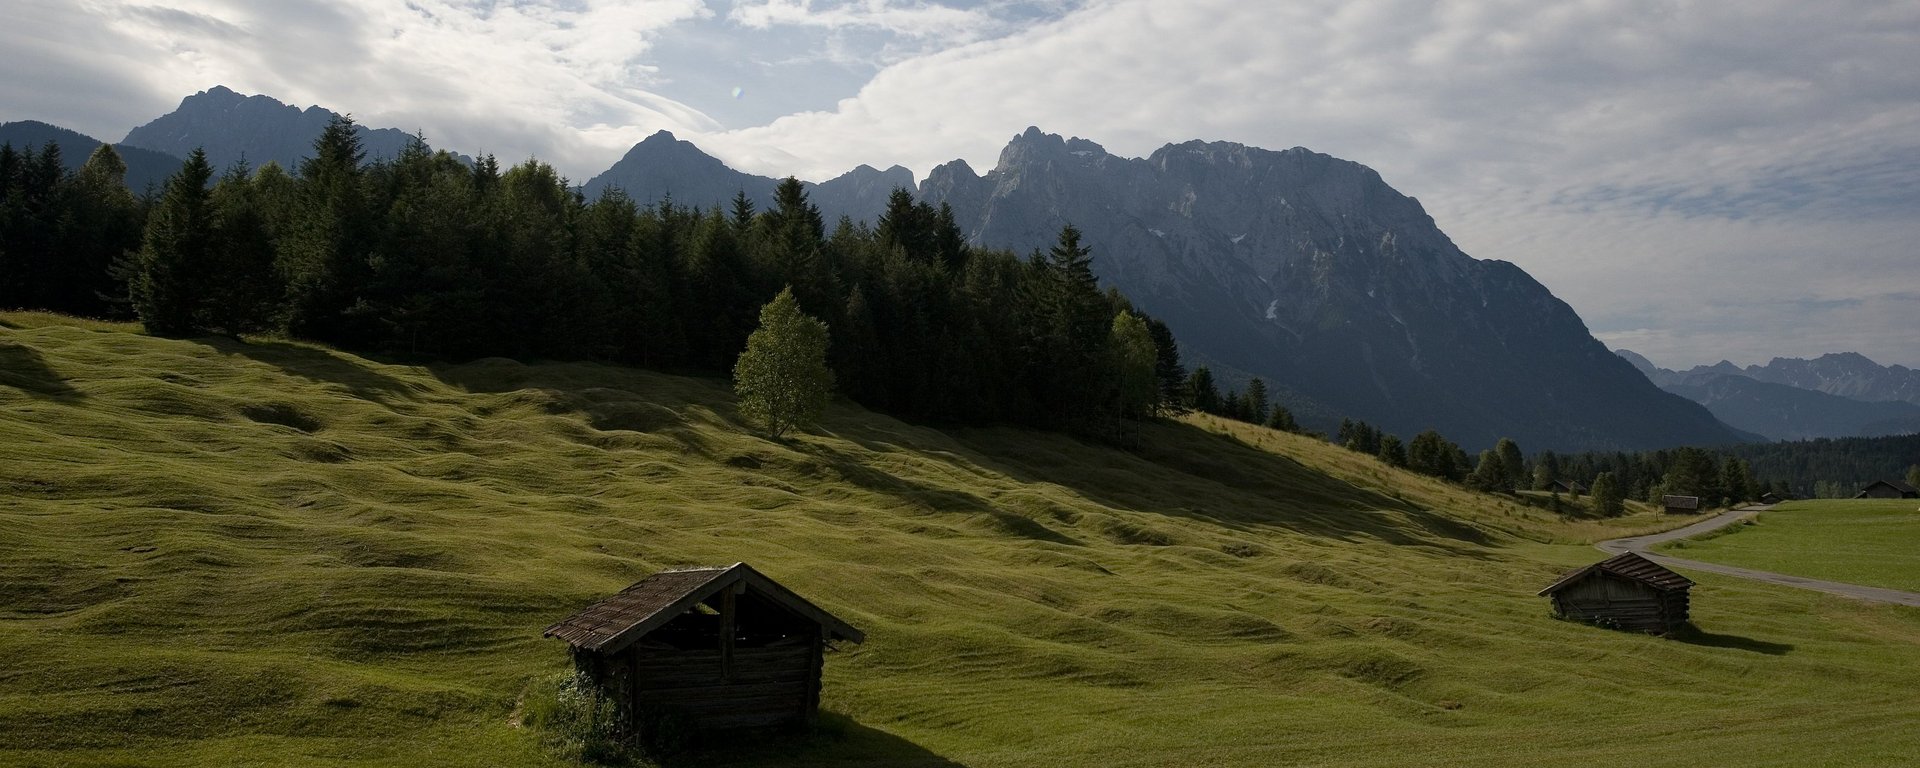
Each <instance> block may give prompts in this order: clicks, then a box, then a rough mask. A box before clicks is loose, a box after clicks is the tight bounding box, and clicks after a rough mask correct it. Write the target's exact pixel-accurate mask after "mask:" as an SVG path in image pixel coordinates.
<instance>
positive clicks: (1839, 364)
mask: <svg viewBox="0 0 1920 768" xmlns="http://www.w3.org/2000/svg"><path fill="white" fill-rule="evenodd" d="M1744 372H1745V373H1746V375H1747V376H1748V377H1750V378H1753V379H1757V380H1759V381H1769V382H1773V383H1775V384H1786V385H1788V386H1792V387H1799V388H1801V389H1811V390H1814V391H1816V392H1825V393H1827V394H1829V395H1839V396H1841V397H1846V398H1852V399H1854V400H1865V401H1869V402H1884V401H1889V400H1899V401H1903V402H1908V403H1914V404H1920V371H1916V370H1914V369H1912V368H1908V367H1906V366H1904V365H1890V366H1883V365H1880V364H1879V363H1875V362H1874V361H1872V360H1869V359H1867V357H1866V356H1865V355H1862V354H1860V353H1858V352H1838V353H1832V354H1825V355H1821V356H1819V357H1817V358H1814V359H1812V360H1802V359H1799V358H1792V357H1776V358H1774V359H1773V360H1771V361H1769V362H1768V363H1767V364H1766V365H1749V366H1747V367H1746V369H1745V371H1744Z"/></svg>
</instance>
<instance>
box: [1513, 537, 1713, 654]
mask: <svg viewBox="0 0 1920 768" xmlns="http://www.w3.org/2000/svg"><path fill="white" fill-rule="evenodd" d="M1692 587H1693V582H1692V581H1691V580H1689V579H1688V578H1687V577H1685V576H1682V575H1680V574H1677V573H1674V572H1673V571H1670V570H1667V569H1666V568H1663V567H1661V566H1660V564H1659V563H1656V562H1654V561H1652V560H1648V559H1646V558H1644V557H1641V556H1639V555H1637V554H1634V553H1632V552H1622V553H1620V554H1618V555H1614V556H1613V557H1610V558H1607V559H1605V560H1602V561H1600V562H1598V563H1594V564H1593V565H1589V566H1587V567H1585V568H1580V569H1578V570H1575V571H1573V572H1572V573H1569V574H1567V575H1566V576H1563V577H1561V578H1560V580H1559V581H1556V582H1554V583H1553V585H1552V586H1549V587H1547V588H1546V589H1543V590H1540V595H1541V596H1543V597H1551V598H1553V615H1555V616H1558V617H1560V618H1563V619H1571V620H1573V621H1584V622H1586V623H1589V624H1597V625H1600V626H1605V627H1613V628H1615V629H1626V630H1632V631H1635V632H1649V633H1652V634H1656V635H1664V634H1666V633H1668V632H1672V631H1674V630H1677V629H1679V628H1680V627H1681V626H1682V625H1685V624H1686V623H1687V591H1688V590H1689V589H1691V588H1692Z"/></svg>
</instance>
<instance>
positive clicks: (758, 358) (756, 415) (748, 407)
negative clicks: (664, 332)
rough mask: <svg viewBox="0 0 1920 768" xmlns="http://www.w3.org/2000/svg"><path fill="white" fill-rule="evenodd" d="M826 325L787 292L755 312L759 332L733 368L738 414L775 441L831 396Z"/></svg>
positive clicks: (817, 413) (813, 414) (818, 410)
mask: <svg viewBox="0 0 1920 768" xmlns="http://www.w3.org/2000/svg"><path fill="white" fill-rule="evenodd" d="M828 338H829V337H828V334H827V325H826V323H822V322H820V321H819V320H815V319H813V318H811V317H808V316H807V315H806V314H805V313H803V312H801V311H800V302H799V301H798V300H796V299H794V297H793V290H792V289H791V288H788V289H784V290H782V291H780V295H778V296H775V297H774V299H773V301H771V302H768V303H767V305H766V306H765V307H762V308H761V310H760V327H759V329H758V330H755V331H754V332H753V335H751V336H748V337H747V349H746V351H744V352H741V353H740V359H739V360H738V361H737V362H735V363H734V366H733V391H734V394H735V395H736V396H738V397H739V400H740V412H741V413H742V414H743V415H745V416H746V417H747V418H749V419H751V420H753V421H756V422H758V423H759V424H760V425H761V426H763V427H765V428H766V430H767V431H768V432H770V433H772V435H773V436H774V437H776V438H778V437H780V436H781V435H784V434H786V433H787V432H788V431H789V430H792V429H794V428H796V427H799V426H801V425H803V424H806V423H808V422H811V421H813V420H814V419H816V418H819V416H820V414H821V412H823V411H825V410H826V407H827V398H828V397H829V396H830V395H831V394H832V392H833V372H832V371H831V370H829V369H828V368H827V345H828Z"/></svg>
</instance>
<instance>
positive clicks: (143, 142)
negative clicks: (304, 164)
mask: <svg viewBox="0 0 1920 768" xmlns="http://www.w3.org/2000/svg"><path fill="white" fill-rule="evenodd" d="M336 116H337V115H336V113H334V112H333V111H331V110H327V109H323V108H321V107H317V106H316V107H307V108H306V109H304V110H303V109H300V108H299V107H294V106H289V105H287V104H282V103H280V102H279V101H277V100H275V99H272V98H270V97H267V96H243V95H241V94H238V93H235V92H233V91H232V90H229V89H228V88H227V87H226V86H219V85H216V86H214V87H213V88H211V89H208V90H205V91H201V92H199V93H196V94H194V95H192V96H188V97H187V98H185V99H182V100H181V101H180V107H179V108H178V109H175V110H174V111H172V112H169V113H167V114H165V115H162V116H160V117H158V118H156V119H154V120H153V122H150V123H147V124H146V125H142V126H140V127H138V128H135V129H133V130H132V131H130V132H128V133H127V138H126V139H124V140H122V142H121V143H123V144H127V145H130V146H135V147H142V148H145V149H151V150H154V151H156V152H164V153H167V154H171V155H175V156H179V157H185V156H186V155H187V153H189V152H192V151H193V149H194V148H195V147H200V148H202V149H205V150H206V153H207V160H208V161H209V162H211V163H212V164H213V168H214V170H215V172H220V171H224V170H225V169H226V168H227V167H229V166H231V165H232V164H233V163H236V162H239V161H240V160H241V159H242V158H244V159H245V160H246V161H247V163H248V164H250V165H252V166H253V167H255V168H258V167H260V166H262V165H266V164H267V163H268V162H274V163H279V164H280V167H282V168H284V169H286V170H287V172H288V173H292V172H295V171H297V170H299V168H300V161H301V160H304V159H306V158H308V157H311V156H312V155H313V141H314V139H317V138H319V137H320V132H321V131H322V130H325V129H326V127H327V123H328V122H331V121H332V120H333V118H334V117H336ZM356 130H357V131H358V133H359V134H360V142H361V146H362V147H364V148H365V149H366V152H367V160H368V161H373V160H379V159H382V158H386V159H391V158H394V157H397V156H399V154H400V150H402V149H405V148H406V146H407V142H409V141H411V140H412V139H413V134H410V133H408V132H406V131H402V130H399V129H396V128H373V129H370V128H367V127H366V126H356ZM463 159H465V158H463Z"/></svg>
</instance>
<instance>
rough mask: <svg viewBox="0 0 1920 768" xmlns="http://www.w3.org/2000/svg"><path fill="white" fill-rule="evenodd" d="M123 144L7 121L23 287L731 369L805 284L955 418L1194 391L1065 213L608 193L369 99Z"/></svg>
mask: <svg viewBox="0 0 1920 768" xmlns="http://www.w3.org/2000/svg"><path fill="white" fill-rule="evenodd" d="M124 174H125V165H124V164H123V163H121V162H120V161H119V158H118V157H117V155H116V154H115V153H114V151H113V148H112V147H111V146H102V147H101V148H100V149H99V150H98V151H96V152H95V153H94V155H93V157H91V158H90V159H89V160H88V162H87V164H86V165H85V166H84V167H83V168H82V169H81V170H80V171H79V172H78V173H77V174H75V173H67V172H65V171H63V170H62V169H61V166H60V163H59V156H58V148H57V147H56V146H52V145H49V146H48V147H46V148H45V149H42V150H39V151H35V150H31V149H29V150H26V151H16V150H14V149H13V148H11V147H0V287H3V288H0V290H4V291H5V293H3V294H0V306H15V307H32V308H40V309H48V310H53V311H59V312H66V313H71V314H79V315H88V316H109V317H115V316H117V317H125V318H137V319H138V320H139V321H141V322H142V323H143V324H145V326H146V327H147V328H148V329H149V331H150V332H152V333H155V334H161V335H172V336H185V335H194V334H226V335H239V334H249V333H283V334H287V335H290V336H296V337H301V338H309V339H315V340H320V341H325V342H329V343H332V344H336V345H339V346H341V347H344V348H350V349H356V350H362V351H369V352H375V353H384V354H391V355H403V356H407V357H411V358H415V359H449V360H460V359H471V358H476V357H482V356H493V355H498V356H507V357H516V358H523V359H524V358H548V359H597V360H606V361H612V362H620V363H629V364H636V365H643V366H647V367H653V368H659V369H667V370H688V371H699V372H707V373H722V374H724V373H726V372H728V371H730V370H731V369H732V367H733V365H734V364H735V361H736V358H737V357H738V356H739V355H740V353H741V351H742V350H743V349H744V348H745V346H746V340H747V338H748V335H749V334H750V333H751V332H752V331H753V330H754V328H755V325H756V323H757V318H758V315H759V312H760V310H761V308H762V306H763V305H766V304H767V303H768V302H769V301H770V300H771V299H773V298H774V297H775V296H776V294H779V293H780V292H781V291H782V290H783V289H790V290H791V292H792V295H793V297H794V300H795V301H796V302H797V305H798V307H799V308H800V309H801V310H802V311H804V313H805V314H806V315H808V316H810V317H812V318H817V319H818V320H820V321H821V322H824V323H825V325H826V326H827V328H829V329H830V336H831V338H830V343H829V346H828V353H827V354H828V360H829V363H830V366H831V368H832V371H833V374H834V379H835V380H836V381H837V383H838V386H839V389H840V391H841V392H842V393H843V394H845V395H847V396H849V397H851V398H852V399H854V400H855V401H857V402H860V403H861V404H863V405H865V406H868V407H871V408H874V409H877V410H884V411H888V412H892V413H897V414H904V415H911V416H919V417H925V418H929V419H933V420H941V421H951V422H962V423H983V422H1013V423H1021V424H1029V425H1035V426H1043V427H1048V428H1067V429H1088V430H1095V431H1097V430H1101V429H1104V427H1102V426H1100V425H1103V424H1110V423H1112V422H1114V421H1116V420H1119V419H1123V418H1142V417H1147V416H1151V415H1153V414H1155V413H1157V412H1159V411H1160V410H1161V409H1162V408H1166V407H1177V406H1178V401H1179V399H1180V398H1179V393H1180V392H1181V391H1183V388H1184V386H1185V384H1186V382H1187V378H1188V376H1187V373H1186V371H1185V369H1184V367H1183V366H1182V365H1181V363H1180V355H1179V349H1178V345H1177V343H1176V342H1175V341H1174V339H1173V335H1172V333H1171V332H1170V331H1169V330H1168V329H1167V328H1166V326H1165V325H1164V324H1163V323H1161V322H1160V321H1158V320H1156V319H1154V318H1152V317H1150V316H1147V315H1146V314H1145V313H1143V312H1140V311H1139V310H1138V309H1137V308H1135V307H1134V306H1132V304H1131V303H1130V302H1129V301H1128V300H1127V299H1126V298H1125V297H1124V296H1122V295H1120V294H1119V293H1118V292H1116V291H1112V290H1105V291H1103V290H1102V289H1101V287H1100V285H1099V283H1098V281H1097V279H1096V278H1095V277H1094V274H1093V271H1092V267H1091V264H1092V258H1093V256H1092V253H1091V251H1090V250H1089V249H1088V248H1087V247H1085V246H1084V245H1083V244H1082V242H1081V238H1080V233H1079V232H1078V231H1077V230H1075V229H1074V228H1073V227H1071V226H1068V227H1065V228H1064V229H1063V230H1062V231H1061V232H1060V234H1059V239H1058V242H1057V243H1056V244H1055V245H1054V246H1053V247H1052V248H1050V249H1048V250H1045V251H1036V252H1034V253H1031V254H1028V255H1026V256H1024V257H1022V256H1020V255H1017V254H1014V253H1012V252H1009V251H1002V250H994V249H986V248H978V247H973V246H970V245H969V244H967V242H966V240H965V237H964V236H963V233H962V231H961V230H960V228H959V226H958V225H957V224H956V222H955V221H954V217H953V213H952V211H951V209H949V208H948V207H946V206H945V205H942V206H939V207H934V206H931V205H929V204H927V203H924V202H918V201H915V200H914V199H913V195H912V194H911V193H910V192H908V191H906V190H896V191H895V192H894V193H893V194H892V196H891V197H890V198H889V200H888V203H887V206H886V209H885V211H884V212H883V213H882V214H881V215H880V216H879V217H878V218H877V220H876V221H875V222H874V223H873V224H872V225H868V224H866V223H859V222H853V221H851V220H848V219H844V218H843V219H842V220H840V221H838V222H834V223H833V225H832V226H829V223H828V222H826V221H824V220H823V219H822V217H821V214H820V212H819V209H818V208H817V207H815V206H814V205H812V204H811V203H810V202H809V201H808V200H807V195H806V192H805V189H804V187H803V186H802V185H801V184H800V182H798V181H797V180H794V179H787V180H786V181H785V182H783V183H781V184H780V185H779V187H778V190H777V192H776V194H775V198H774V201H773V204H772V205H771V206H770V207H769V209H768V210H764V211H763V210H756V207H755V205H754V204H753V203H752V202H751V201H750V200H749V199H748V198H747V197H746V196H745V195H744V194H741V195H739V196H736V198H735V199H734V200H733V201H732V205H731V206H730V207H728V208H727V209H725V210H720V209H715V210H702V209H700V208H691V207H683V206H679V205H676V204H674V203H673V202H672V201H671V200H662V201H659V202H657V203H654V204H650V205H641V204H639V203H638V202H636V201H635V200H633V199H632V198H630V197H629V196H628V195H626V194H625V193H623V192H621V191H619V190H610V191H608V192H607V193H605V194H603V195H602V196H600V197H599V198H598V199H595V200H591V201H589V200H587V199H585V198H584V196H583V195H582V194H581V193H580V192H579V191H578V189H577V188H575V187H573V186H572V185H570V184H569V183H568V182H567V180H566V179H564V178H562V177H561V176H559V175H558V174H557V173H556V172H555V171H554V169H553V168H552V167H551V166H548V165H546V164H544V163H541V162H538V161H536V160H528V161H527V162H525V163H522V164H520V165H517V166H514V167H511V168H502V167H501V166H500V165H499V163H498V162H497V161H496V160H495V159H494V158H492V157H491V156H485V157H482V158H480V159H479V160H478V161H474V162H472V163H471V164H469V163H468V162H465V161H463V160H461V159H460V158H458V157H457V156H455V155H452V154H451V153H448V152H444V151H438V152H436V151H432V150H430V149H429V148H428V147H427V145H426V143H425V141H424V140H422V139H418V138H416V140H415V141H414V142H413V143H412V144H411V145H410V146H409V147H407V148H406V149H405V150H404V151H402V152H401V153H400V154H399V155H398V156H397V157H395V158H392V159H390V160H380V161H375V162H367V160H366V157H365V152H364V150H363V149H362V147H361V145H360V141H359V138H358V137H357V136H355V135H354V131H353V123H352V121H351V119H349V118H341V119H338V120H335V121H334V122H333V123H332V124H331V125H329V126H328V127H327V128H326V130H325V131H324V132H323V133H322V134H321V135H320V137H319V138H318V139H317V140H316V142H315V145H314V153H313V156H312V157H311V158H309V159H306V160H305V161H303V162H302V163H301V164H300V167H298V168H296V169H291V171H289V170H288V169H283V168H280V167H279V166H278V165H275V164H271V163H269V164H267V165H265V166H262V167H260V168H257V169H255V168H250V167H248V166H246V165H244V164H241V165H236V166H235V167H232V168H227V169H224V170H223V171H220V172H216V171H215V169H213V168H211V167H210V166H209V165H208V162H207V160H206V157H205V155H204V153H202V152H198V151H196V152H194V153H192V154H191V155H190V156H189V157H188V158H187V160H186V162H185V164H184V165H183V166H182V167H181V169H180V171H179V172H178V173H177V174H175V175H174V176H173V177H172V178H171V179H169V180H168V182H167V183H166V185H165V186H164V188H163V189H161V190H159V191H158V192H157V193H153V194H152V195H150V196H148V197H145V198H136V197H134V196H133V195H132V194H131V193H129V192H128V191H127V190H126V187H125V185H124V181H123V179H124Z"/></svg>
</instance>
